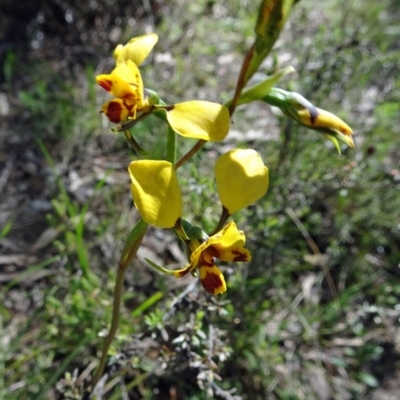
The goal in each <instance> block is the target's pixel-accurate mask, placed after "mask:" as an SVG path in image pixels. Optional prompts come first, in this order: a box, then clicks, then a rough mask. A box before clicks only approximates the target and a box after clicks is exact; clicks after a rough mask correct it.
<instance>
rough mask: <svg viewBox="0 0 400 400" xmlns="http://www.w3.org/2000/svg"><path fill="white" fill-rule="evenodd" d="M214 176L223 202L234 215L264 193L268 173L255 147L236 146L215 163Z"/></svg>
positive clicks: (266, 186)
mask: <svg viewBox="0 0 400 400" xmlns="http://www.w3.org/2000/svg"><path fill="white" fill-rule="evenodd" d="M215 179H216V182H217V191H218V195H219V198H220V200H221V202H222V205H223V206H224V207H225V208H226V209H227V210H228V212H229V214H233V213H234V212H236V211H238V210H240V209H242V208H245V207H247V206H249V205H250V204H253V203H254V202H256V201H257V200H258V199H260V198H261V197H262V196H264V194H265V193H266V191H267V189H268V182H269V173H268V168H267V167H266V166H265V165H264V163H263V161H262V159H261V157H260V155H259V154H258V153H257V152H256V151H255V150H251V149H247V150H242V149H237V150H231V151H229V152H227V153H225V154H223V155H222V156H221V157H219V159H218V160H217V162H216V163H215Z"/></svg>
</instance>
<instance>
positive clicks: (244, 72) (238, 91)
mask: <svg viewBox="0 0 400 400" xmlns="http://www.w3.org/2000/svg"><path fill="white" fill-rule="evenodd" d="M254 52H255V45H253V46H252V47H251V48H250V49H249V51H248V52H247V54H246V56H245V57H244V60H243V64H242V69H241V70H240V73H239V77H238V81H237V84H236V89H235V94H234V95H233V99H232V101H231V102H230V104H229V107H228V110H229V115H231V116H232V115H233V113H234V112H235V109H236V103H237V102H238V100H239V97H240V94H241V93H242V90H243V88H244V87H245V86H246V84H247V82H248V80H249V79H250V78H251V76H250V77H249V76H246V75H247V70H248V69H249V65H250V63H251V60H252V59H253V57H254Z"/></svg>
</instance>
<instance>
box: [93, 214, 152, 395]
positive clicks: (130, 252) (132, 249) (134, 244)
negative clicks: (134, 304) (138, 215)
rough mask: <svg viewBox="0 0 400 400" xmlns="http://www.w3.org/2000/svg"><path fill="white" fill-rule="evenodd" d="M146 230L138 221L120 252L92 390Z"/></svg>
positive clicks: (104, 357)
mask: <svg viewBox="0 0 400 400" xmlns="http://www.w3.org/2000/svg"><path fill="white" fill-rule="evenodd" d="M146 229H147V224H146V223H145V222H144V221H143V220H142V219H140V220H139V222H138V223H137V224H136V226H135V227H134V228H133V230H132V232H131V233H130V235H129V237H128V239H127V241H126V244H125V247H124V250H123V252H122V256H121V259H120V262H119V263H118V270H117V278H116V280H115V287H114V298H113V310H112V318H111V325H110V329H109V332H108V335H107V337H106V338H105V340H104V343H103V348H102V350H101V357H100V360H99V365H98V367H97V370H96V372H95V374H94V376H93V383H92V389H93V388H94V387H95V386H96V384H97V382H98V381H99V380H100V378H101V376H102V375H103V372H104V368H105V366H106V362H107V357H108V350H109V349H110V346H111V343H112V342H113V340H114V337H115V334H116V333H117V330H118V327H119V317H120V309H121V299H122V290H123V285H124V279H125V274H126V271H127V269H128V267H129V264H130V263H131V261H132V260H133V258H134V257H135V255H136V253H137V251H138V249H139V247H140V244H141V243H142V239H143V237H144V235H145V234H146Z"/></svg>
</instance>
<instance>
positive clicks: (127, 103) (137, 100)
mask: <svg viewBox="0 0 400 400" xmlns="http://www.w3.org/2000/svg"><path fill="white" fill-rule="evenodd" d="M96 81H97V83H98V84H99V85H100V86H101V87H102V88H103V89H105V90H107V92H110V93H111V94H112V95H113V96H115V97H116V98H117V99H119V100H122V101H119V102H118V103H119V105H120V106H121V108H122V109H123V112H121V118H122V116H125V115H126V114H127V115H128V116H129V117H130V118H132V119H135V118H136V113H137V112H146V111H148V110H149V108H150V105H149V102H148V101H147V99H146V98H145V97H144V90H143V81H142V76H141V75H140V71H139V68H138V67H137V66H136V64H135V63H134V62H133V61H131V60H128V61H127V62H126V63H120V64H118V65H117V66H116V67H115V68H114V70H113V71H112V72H111V74H107V75H106V74H104V75H98V76H97V77H96ZM114 100H115V99H114ZM114 100H111V101H114ZM107 104H108V103H106V104H104V105H103V107H102V110H103V112H104V110H108V107H107ZM105 113H106V115H107V117H109V118H110V116H109V114H107V112H105ZM110 120H111V121H112V122H115V121H116V118H115V116H114V120H112V119H111V118H110ZM121 121H123V119H121V120H120V121H118V122H121Z"/></svg>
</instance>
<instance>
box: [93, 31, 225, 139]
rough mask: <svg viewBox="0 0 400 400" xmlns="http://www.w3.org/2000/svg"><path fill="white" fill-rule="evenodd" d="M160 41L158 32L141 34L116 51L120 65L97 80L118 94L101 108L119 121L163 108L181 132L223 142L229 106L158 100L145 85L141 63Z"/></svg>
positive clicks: (133, 118) (176, 130) (111, 119)
mask: <svg viewBox="0 0 400 400" xmlns="http://www.w3.org/2000/svg"><path fill="white" fill-rule="evenodd" d="M157 41H158V36H157V35H156V34H155V33H151V34H148V35H144V36H140V37H137V38H134V39H132V40H130V41H129V43H128V44H126V45H125V46H123V45H118V46H117V48H116V49H115V51H114V58H115V62H116V66H115V68H114V69H113V71H112V72H111V74H103V75H98V76H97V77H96V81H97V83H98V84H99V85H100V86H101V87H102V88H103V89H105V90H106V91H107V92H109V93H111V94H112V95H113V96H114V98H113V99H111V100H109V101H107V102H106V103H104V104H103V106H102V108H101V111H102V112H103V113H104V114H105V115H106V116H107V117H108V119H109V120H110V121H111V122H113V123H115V124H119V123H126V122H129V121H130V120H135V119H136V118H137V117H138V115H139V114H140V115H144V116H145V115H148V114H150V113H152V112H154V111H157V110H162V111H163V112H165V113H166V119H167V121H168V123H169V125H170V126H171V128H172V129H173V130H174V131H175V132H176V133H178V134H179V135H181V136H184V137H188V138H194V139H202V140H207V141H214V142H219V141H222V140H224V139H225V137H226V135H227V134H228V131H229V112H228V109H227V108H226V107H225V106H223V105H221V104H217V103H212V102H209V101H201V100H191V101H185V102H183V103H177V104H173V105H165V104H158V102H157V99H156V98H152V97H151V96H150V95H149V91H146V90H145V89H144V86H143V80H142V76H141V74H140V70H139V68H138V67H139V66H140V65H141V63H142V62H143V61H144V60H145V59H146V58H147V56H148V55H149V54H150V52H151V50H152V49H153V47H154V45H155V44H156V43H157Z"/></svg>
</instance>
